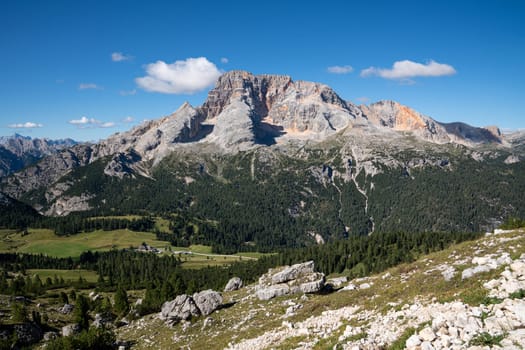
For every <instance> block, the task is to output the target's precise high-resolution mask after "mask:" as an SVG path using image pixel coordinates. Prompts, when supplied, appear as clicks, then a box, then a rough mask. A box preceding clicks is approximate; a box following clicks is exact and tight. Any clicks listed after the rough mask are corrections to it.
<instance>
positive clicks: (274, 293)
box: [255, 283, 290, 300]
mask: <svg viewBox="0 0 525 350" xmlns="http://www.w3.org/2000/svg"><path fill="white" fill-rule="evenodd" d="M289 293H290V287H289V286H288V285H287V284H284V283H282V284H276V285H273V286H269V287H267V288H262V289H259V290H257V292H255V294H256V295H257V298H259V299H260V300H270V299H272V298H275V297H280V296H282V295H286V294H289Z"/></svg>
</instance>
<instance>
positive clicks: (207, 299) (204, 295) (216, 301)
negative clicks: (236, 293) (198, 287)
mask: <svg viewBox="0 0 525 350" xmlns="http://www.w3.org/2000/svg"><path fill="white" fill-rule="evenodd" d="M193 300H194V302H195V304H196V305H197V307H198V308H199V310H200V312H201V314H202V315H204V316H208V315H209V314H211V313H212V312H213V311H215V310H217V308H218V307H219V306H221V305H222V295H221V293H219V292H216V291H213V290H211V289H208V290H203V291H202V292H199V293H195V294H193Z"/></svg>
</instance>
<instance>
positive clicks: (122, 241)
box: [0, 229, 168, 257]
mask: <svg viewBox="0 0 525 350" xmlns="http://www.w3.org/2000/svg"><path fill="white" fill-rule="evenodd" d="M0 236H1V237H2V243H0V250H1V251H17V252H21V253H42V254H48V255H51V256H57V257H68V256H72V257H76V256H79V255H80V254H81V253H82V252H84V251H86V250H93V251H105V250H110V249H112V248H118V249H122V248H129V247H130V246H133V247H137V246H139V245H140V244H141V243H142V242H146V243H147V244H149V245H151V246H153V247H158V248H162V247H165V246H166V245H168V243H167V242H164V241H159V240H157V239H156V238H155V235H154V234H153V233H148V232H133V231H129V230H114V231H94V232H89V233H80V234H77V235H73V236H68V237H59V236H56V235H55V234H54V233H53V232H52V231H51V230H47V229H30V230H29V234H28V235H26V236H22V235H21V234H20V233H13V232H12V231H11V232H9V231H5V230H4V231H2V234H0Z"/></svg>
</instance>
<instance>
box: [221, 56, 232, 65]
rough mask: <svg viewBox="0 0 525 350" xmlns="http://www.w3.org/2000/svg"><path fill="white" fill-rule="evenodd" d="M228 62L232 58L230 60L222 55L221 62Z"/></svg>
mask: <svg viewBox="0 0 525 350" xmlns="http://www.w3.org/2000/svg"><path fill="white" fill-rule="evenodd" d="M228 62H230V60H229V59H228V58H227V57H222V58H221V63H224V64H226V63H228Z"/></svg>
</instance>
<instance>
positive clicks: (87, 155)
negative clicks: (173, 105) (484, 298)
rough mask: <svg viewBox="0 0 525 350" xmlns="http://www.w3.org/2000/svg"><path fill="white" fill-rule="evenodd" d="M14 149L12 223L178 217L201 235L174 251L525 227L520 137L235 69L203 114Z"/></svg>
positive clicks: (7, 174)
mask: <svg viewBox="0 0 525 350" xmlns="http://www.w3.org/2000/svg"><path fill="white" fill-rule="evenodd" d="M443 103H445V102H443ZM495 117H497V116H495ZM18 138H19V139H20V137H18ZM8 141H9V139H8V138H4V139H3V140H2V147H0V157H1V158H0V164H1V165H2V172H1V173H0V174H1V175H2V176H3V177H2V178H1V191H2V200H1V201H0V205H2V209H1V210H2V213H3V214H2V218H3V220H7V219H5V217H7V216H6V215H5V214H6V213H9V212H10V211H11V210H14V211H16V213H20V212H24V213H26V214H27V215H26V216H24V218H25V219H23V220H22V222H21V223H19V225H21V226H27V225H31V224H32V223H33V222H34V221H35V220H36V221H38V220H42V218H43V217H44V216H45V217H49V216H51V217H63V216H69V217H83V218H85V217H88V216H111V215H131V214H135V215H154V216H163V215H164V216H169V215H174V214H176V215H178V216H177V217H184V218H187V220H189V221H191V222H192V227H193V228H192V229H188V230H183V231H181V232H180V233H178V234H175V233H174V235H175V236H174V237H171V240H172V242H175V243H177V244H179V245H187V244H206V245H211V246H212V247H213V249H214V251H215V252H235V251H248V250H254V251H259V252H268V251H274V250H275V249H277V248H283V247H300V246H305V245H309V244H321V243H323V242H327V241H330V240H335V239H339V238H343V237H348V236H350V235H353V234H358V235H370V234H373V233H374V232H401V231H402V232H426V231H427V232H429V231H432V232H437V231H442V232H460V231H462V232H478V231H482V230H489V229H492V228H493V227H495V226H497V225H498V224H499V223H501V222H502V221H503V220H505V219H506V218H508V217H525V198H524V197H523V193H525V162H524V161H523V160H524V159H525V133H524V132H515V133H512V134H502V133H501V132H500V130H499V129H498V128H497V127H486V128H478V127H473V126H470V125H467V124H464V123H460V122H458V123H440V122H438V121H436V120H434V119H433V118H431V117H429V116H425V115H423V114H420V113H418V112H416V111H414V110H412V109H411V108H410V107H407V106H403V105H401V104H399V103H397V102H394V101H380V102H377V103H373V104H370V105H355V104H353V103H351V102H349V101H345V100H343V99H342V98H341V97H339V96H338V95H337V93H336V92H335V91H333V90H332V89H331V88H330V87H328V86H326V85H323V84H320V83H313V82H306V81H294V80H292V78H291V77H288V76H278V75H253V74H251V73H248V72H245V71H231V72H227V73H225V74H223V75H222V76H221V77H220V78H219V79H218V81H217V83H216V85H215V87H214V88H213V89H212V90H211V91H210V92H209V94H208V98H207V99H206V101H205V102H204V103H203V104H202V105H201V106H199V107H193V106H191V105H189V104H188V103H185V104H183V105H182V106H181V107H180V108H179V109H178V110H177V111H176V112H174V113H173V114H171V115H168V116H165V117H162V118H160V119H157V120H151V121H147V122H144V123H142V124H141V125H139V126H137V127H135V128H133V129H132V130H130V131H127V132H123V133H117V134H114V135H112V136H110V137H109V138H107V139H105V140H102V141H100V142H98V143H75V142H73V141H71V140H66V141H61V142H54V143H53V142H50V141H46V142H43V141H41V140H39V141H37V140H30V139H23V141H25V143H24V142H22V141H19V143H18V146H19V147H14V146H13V145H14V142H13V139H11V140H10V143H9V142H8ZM26 144H31V145H33V146H32V147H29V146H24V145H26ZM8 145H11V146H10V148H9V147H8ZM15 146H16V145H15ZM37 146H38V147H37ZM35 150H38V152H36V151H35ZM33 209H34V210H33ZM57 220H58V219H57Z"/></svg>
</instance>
